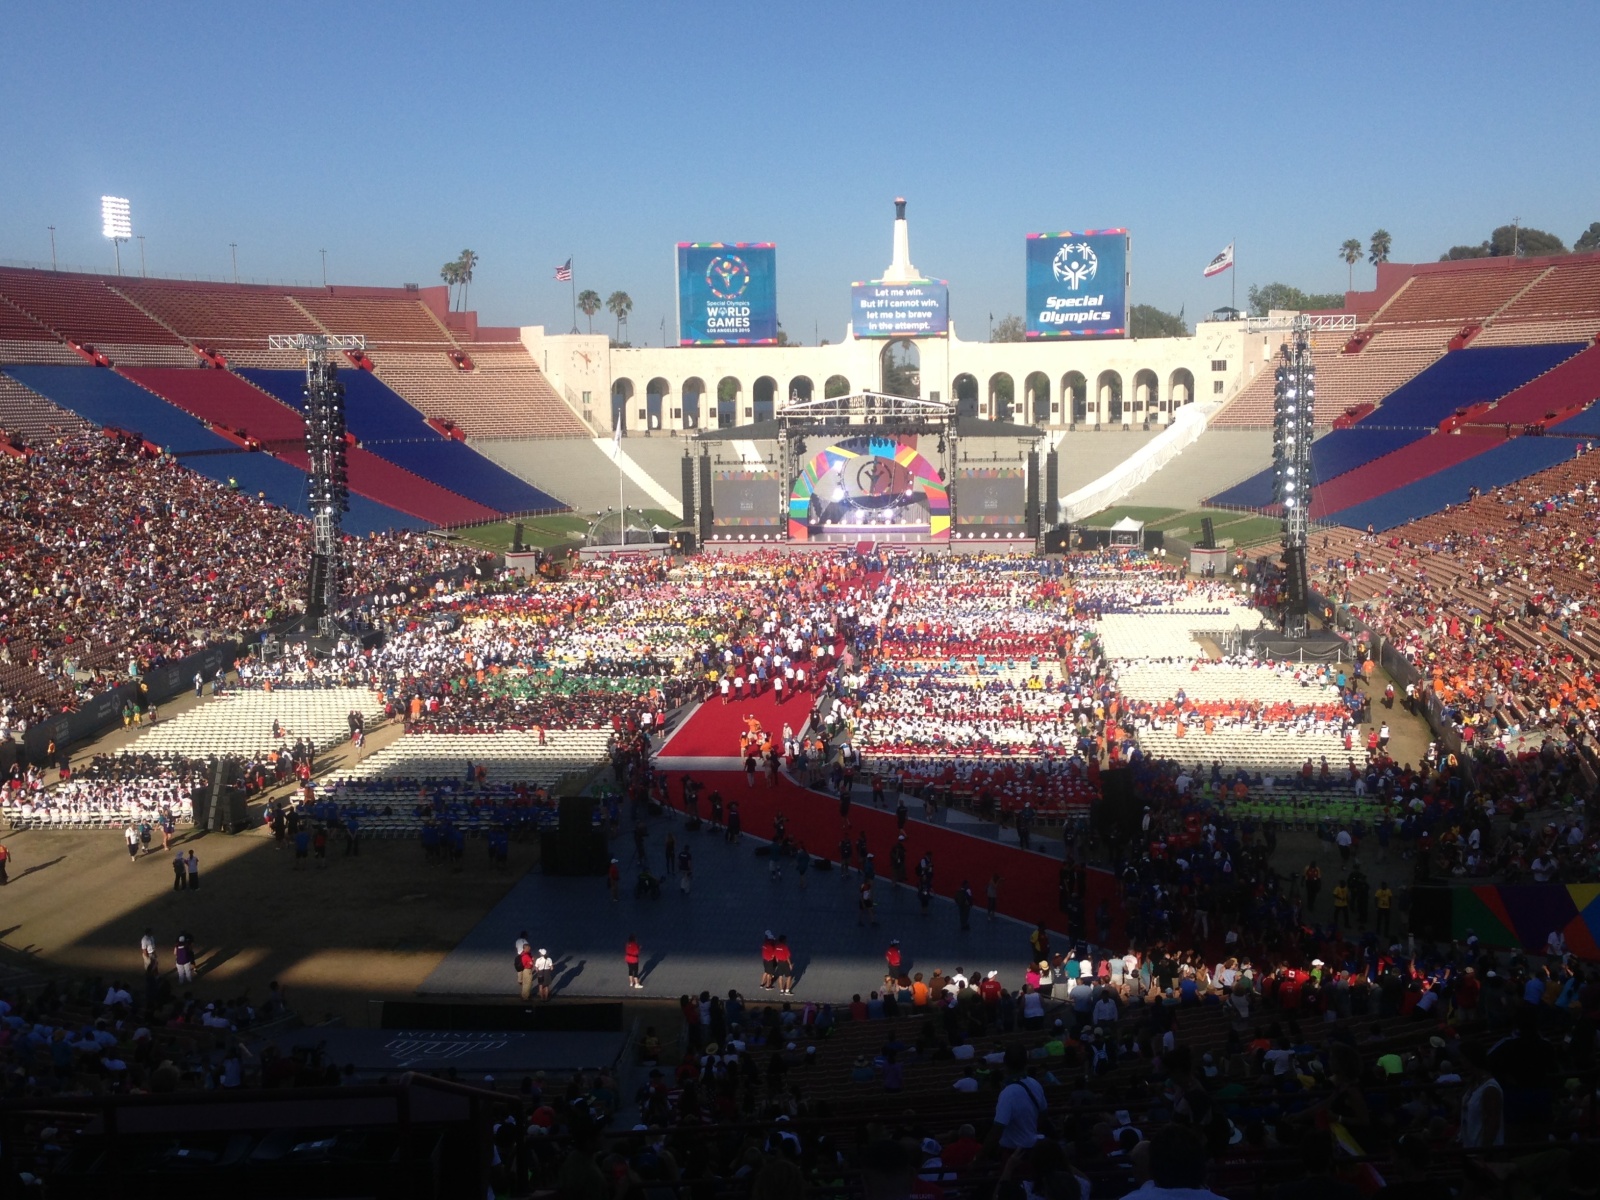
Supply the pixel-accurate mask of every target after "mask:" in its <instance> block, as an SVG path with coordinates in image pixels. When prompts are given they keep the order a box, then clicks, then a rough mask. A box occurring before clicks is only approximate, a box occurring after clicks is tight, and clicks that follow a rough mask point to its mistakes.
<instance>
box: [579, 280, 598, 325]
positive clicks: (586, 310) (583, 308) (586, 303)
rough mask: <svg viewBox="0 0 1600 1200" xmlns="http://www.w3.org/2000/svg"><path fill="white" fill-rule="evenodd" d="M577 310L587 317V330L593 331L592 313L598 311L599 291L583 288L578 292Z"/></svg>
mask: <svg viewBox="0 0 1600 1200" xmlns="http://www.w3.org/2000/svg"><path fill="white" fill-rule="evenodd" d="M578 311H579V312H581V313H582V314H583V315H584V316H586V317H588V318H589V332H590V333H593V332H594V315H595V313H597V312H599V311H600V293H599V292H597V291H595V290H594V289H593V288H584V289H583V291H581V292H579V293H578Z"/></svg>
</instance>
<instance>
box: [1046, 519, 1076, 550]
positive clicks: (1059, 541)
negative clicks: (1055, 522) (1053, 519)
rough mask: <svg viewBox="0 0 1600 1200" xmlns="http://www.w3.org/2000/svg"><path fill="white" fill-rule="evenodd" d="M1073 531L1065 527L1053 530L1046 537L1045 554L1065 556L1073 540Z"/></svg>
mask: <svg viewBox="0 0 1600 1200" xmlns="http://www.w3.org/2000/svg"><path fill="white" fill-rule="evenodd" d="M1071 536H1072V535H1071V531H1070V530H1069V529H1068V528H1067V527H1066V526H1065V525H1063V526H1062V527H1061V528H1059V529H1051V530H1049V531H1047V532H1046V533H1045V535H1044V552H1045V553H1046V554H1065V553H1066V552H1067V549H1068V546H1069V545H1070V540H1071Z"/></svg>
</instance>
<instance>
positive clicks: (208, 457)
mask: <svg viewBox="0 0 1600 1200" xmlns="http://www.w3.org/2000/svg"><path fill="white" fill-rule="evenodd" d="M178 461H179V462H181V463H182V464H183V465H184V466H186V467H188V468H189V470H191V471H196V472H198V473H199V474H201V475H204V476H206V477H207V478H208V479H215V480H216V481H217V482H218V483H233V484H236V485H237V486H238V489H239V490H240V491H241V492H245V493H247V494H249V495H259V496H263V497H265V498H266V499H267V500H269V501H271V502H272V503H273V504H276V505H278V506H279V507H280V508H286V509H288V510H289V511H290V512H294V513H299V514H300V515H301V516H309V515H310V513H311V508H310V506H309V505H308V504H307V503H306V478H307V477H306V473H305V472H304V471H302V470H301V469H300V468H299V467H296V466H293V465H291V464H290V463H287V462H284V461H283V460H282V459H279V458H274V457H273V456H272V455H270V454H253V453H251V452H249V451H244V450H241V451H239V452H238V453H236V454H189V455H179V456H178ZM349 503H350V508H349V511H348V512H346V513H345V514H344V518H343V521H342V526H343V529H344V531H345V532H346V533H349V534H354V535H356V536H359V537H365V536H366V535H367V534H369V533H381V532H382V531H384V530H386V529H427V528H428V527H429V526H430V525H431V524H432V522H430V521H427V520H425V519H423V518H421V517H415V516H412V515H411V514H409V513H404V512H401V511H400V510H399V509H396V508H390V507H389V506H388V505H385V504H379V503H378V502H377V501H376V500H368V499H367V498H366V497H365V496H361V495H356V494H352V495H351V496H350V498H349Z"/></svg>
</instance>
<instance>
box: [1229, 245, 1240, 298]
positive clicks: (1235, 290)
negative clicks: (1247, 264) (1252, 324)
mask: <svg viewBox="0 0 1600 1200" xmlns="http://www.w3.org/2000/svg"><path fill="white" fill-rule="evenodd" d="M1228 244H1229V245H1230V246H1231V247H1232V248H1233V274H1232V275H1231V276H1229V277H1228V307H1229V308H1231V309H1233V311H1234V312H1236V313H1237V312H1238V311H1239V239H1238V238H1234V239H1233V240H1232V241H1230V242H1229V243H1228Z"/></svg>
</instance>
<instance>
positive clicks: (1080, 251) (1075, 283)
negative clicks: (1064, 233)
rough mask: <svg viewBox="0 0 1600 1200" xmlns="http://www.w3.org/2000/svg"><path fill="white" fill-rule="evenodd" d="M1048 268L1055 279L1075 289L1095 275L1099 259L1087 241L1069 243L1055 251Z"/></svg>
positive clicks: (1098, 268)
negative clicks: (1053, 258)
mask: <svg viewBox="0 0 1600 1200" xmlns="http://www.w3.org/2000/svg"><path fill="white" fill-rule="evenodd" d="M1050 269H1051V270H1052V271H1053V272H1055V277H1056V278H1057V279H1059V280H1060V281H1061V282H1062V283H1064V284H1066V285H1067V286H1068V287H1069V288H1071V289H1072V290H1073V291H1077V290H1078V289H1079V288H1080V287H1082V286H1083V285H1084V284H1085V283H1088V282H1089V280H1091V279H1093V278H1094V277H1095V273H1096V272H1097V271H1099V270H1100V259H1099V258H1098V257H1096V255H1095V252H1094V250H1093V249H1091V248H1090V246H1089V243H1088V242H1076V243H1069V244H1068V245H1065V246H1063V247H1061V249H1059V250H1057V251H1056V257H1055V260H1054V261H1053V262H1052V263H1051V264H1050Z"/></svg>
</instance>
